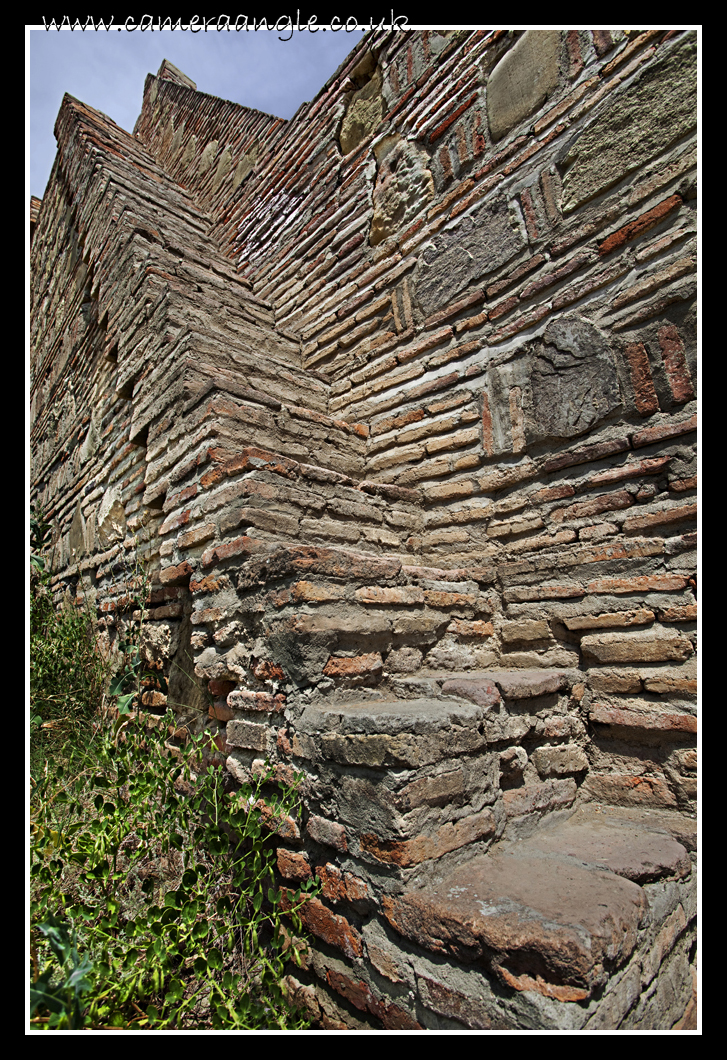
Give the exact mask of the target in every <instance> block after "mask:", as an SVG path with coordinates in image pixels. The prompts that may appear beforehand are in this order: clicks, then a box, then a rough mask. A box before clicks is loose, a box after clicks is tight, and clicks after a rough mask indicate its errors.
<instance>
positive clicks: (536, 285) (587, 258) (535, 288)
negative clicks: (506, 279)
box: [520, 254, 591, 301]
mask: <svg viewBox="0 0 727 1060" xmlns="http://www.w3.org/2000/svg"><path fill="white" fill-rule="evenodd" d="M590 263H591V255H590V254H581V255H580V256H579V257H576V258H572V259H571V260H570V261H567V262H566V263H565V265H561V267H560V268H559V269H554V271H553V272H548V273H546V275H545V276H541V277H540V278H539V279H537V280H533V282H532V283H529V284H528V285H527V287H524V288H523V289H522V291H521V292H520V300H521V301H525V300H526V299H528V298H532V297H533V295H535V294H539V293H540V291H544V290H545V288H546V287H552V286H553V284H555V283H560V281H561V280H564V279H565V278H566V276H570V275H571V273H574V272H577V271H578V269H582V268H584V267H585V266H587V265H590Z"/></svg>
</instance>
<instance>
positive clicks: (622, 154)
mask: <svg viewBox="0 0 727 1060" xmlns="http://www.w3.org/2000/svg"><path fill="white" fill-rule="evenodd" d="M695 55H696V40H695V38H694V37H692V36H684V37H681V38H679V40H677V41H675V42H673V44H672V45H671V47H670V48H669V49H668V50H667V51H666V53H665V54H664V56H663V57H662V58H659V59H657V60H656V61H655V62H654V63H653V64H651V65H649V67H648V68H647V69H646V70H644V71H643V72H642V73H641V74H640V76H639V77H637V78H636V79H635V81H634V82H633V83H632V84H630V85H628V86H627V87H625V88H622V89H621V92H620V93H618V94H617V95H616V96H615V97H614V98H613V99H611V100H609V102H608V103H607V104H606V106H605V107H604V108H603V109H602V111H601V113H600V114H599V115H598V116H597V118H596V120H595V122H594V123H593V124H592V125H591V126H590V127H589V128H588V129H587V130H586V131H585V132H584V133H583V134H582V135H581V136H579V137H578V138H577V139H576V141H575V143H574V144H573V146H572V147H571V149H570V151H569V153H568V156H567V158H566V160H565V162H566V166H567V167H568V168H567V171H566V174H565V176H564V178H563V210H564V212H565V213H568V212H570V211H571V210H574V209H575V208H576V207H578V206H580V205H581V204H582V203H583V202H586V201H587V200H588V199H592V198H593V197H594V196H595V195H599V194H600V193H601V192H602V191H605V189H606V188H609V187H610V186H611V185H612V184H615V183H617V182H618V181H619V180H621V179H622V178H623V177H624V176H626V174H627V173H631V172H632V171H633V170H634V169H636V168H637V167H638V166H640V165H643V163H644V162H646V161H648V160H649V159H651V158H654V157H655V156H656V155H658V154H659V152H660V151H663V150H664V148H666V147H668V146H669V145H670V144H673V143H675V142H676V141H677V140H679V139H681V137H682V136H684V134H685V133H687V132H688V131H689V130H690V129H693V128H694V126H695V122H696V107H695V102H696V87H697V86H696V69H695V66H694V58H695Z"/></svg>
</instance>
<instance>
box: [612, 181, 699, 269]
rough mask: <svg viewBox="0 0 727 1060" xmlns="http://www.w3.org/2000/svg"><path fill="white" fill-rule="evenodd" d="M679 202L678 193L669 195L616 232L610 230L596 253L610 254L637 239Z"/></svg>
mask: <svg viewBox="0 0 727 1060" xmlns="http://www.w3.org/2000/svg"><path fill="white" fill-rule="evenodd" d="M681 204H682V198H681V196H680V195H670V196H669V198H668V199H664V200H663V201H662V202H660V203H658V204H657V205H656V206H654V207H653V208H652V209H651V210H647V211H646V213H642V214H641V216H640V217H636V218H635V219H634V220H633V221H629V222H628V223H627V224H625V225H623V226H622V227H621V228H619V229H618V230H617V231H616V232H612V233H611V235H610V236H608V237H607V238H606V239H604V241H603V242H602V243H600V244H599V247H598V253H599V254H600V255H601V257H604V256H605V255H606V254H610V253H611V251H612V250H616V249H618V248H619V247H622V246H624V245H625V244H626V243H629V242H630V241H631V240H632V239H638V237H639V236H641V235H643V234H644V232H648V231H649V229H650V228H653V227H654V226H655V225H657V224H659V222H660V221H662V220H663V219H664V218H665V217H667V216H668V215H669V214H670V213H671V212H672V210H677V209H678V208H679V207H680V206H681Z"/></svg>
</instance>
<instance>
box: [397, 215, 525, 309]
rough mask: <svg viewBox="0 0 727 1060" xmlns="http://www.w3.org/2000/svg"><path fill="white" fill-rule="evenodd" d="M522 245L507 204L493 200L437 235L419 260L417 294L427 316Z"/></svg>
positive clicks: (521, 239)
mask: <svg viewBox="0 0 727 1060" xmlns="http://www.w3.org/2000/svg"><path fill="white" fill-rule="evenodd" d="M522 246H523V237H522V234H521V233H520V231H519V229H517V228H516V227H515V226H514V224H513V222H512V221H511V219H510V216H509V212H508V206H507V201H506V200H505V199H504V198H499V199H495V200H494V201H492V202H489V203H487V204H485V205H483V206H480V207H479V208H478V209H476V210H474V211H472V213H470V214H467V215H466V216H464V217H463V218H462V219H461V220H459V221H458V222H457V223H456V224H455V225H453V226H452V227H451V228H448V229H446V230H445V231H444V232H443V233H442V234H441V235H437V236H435V237H434V239H433V240H432V241H431V243H429V244H428V245H427V247H426V248H425V250H424V252H423V253H422V255H421V257H420V262H419V267H418V274H417V280H416V295H417V299H418V301H419V304H420V305H421V307H422V309H423V311H424V313H425V314H426V315H427V316H428V315H430V314H431V313H435V312H436V311H437V310H438V309H441V308H442V306H444V305H446V304H447V303H448V302H450V301H452V300H453V299H454V297H455V296H456V295H458V294H459V293H460V291H463V290H464V289H465V287H467V286H468V285H469V284H470V283H473V282H474V281H475V280H478V279H479V278H480V277H481V276H485V275H487V274H488V273H491V272H494V270H495V269H497V268H499V267H500V266H501V265H503V264H504V263H505V262H506V261H507V260H508V259H509V258H511V257H513V255H515V254H516V253H517V252H518V251H519V250H520V249H521V248H522Z"/></svg>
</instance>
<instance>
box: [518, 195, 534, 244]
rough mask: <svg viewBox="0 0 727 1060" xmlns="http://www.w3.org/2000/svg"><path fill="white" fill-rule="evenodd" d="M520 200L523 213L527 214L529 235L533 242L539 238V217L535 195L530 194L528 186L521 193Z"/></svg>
mask: <svg viewBox="0 0 727 1060" xmlns="http://www.w3.org/2000/svg"><path fill="white" fill-rule="evenodd" d="M520 202H521V203H522V207H523V214H524V216H525V227H526V228H527V230H528V236H529V237H530V240H531V242H535V240H536V239H537V238H538V218H537V216H536V213H535V206H534V204H533V197H532V195H531V194H530V191H529V189H528V188H524V189H523V191H522V192H521V193H520Z"/></svg>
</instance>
